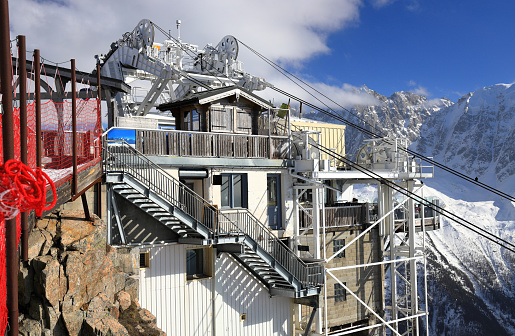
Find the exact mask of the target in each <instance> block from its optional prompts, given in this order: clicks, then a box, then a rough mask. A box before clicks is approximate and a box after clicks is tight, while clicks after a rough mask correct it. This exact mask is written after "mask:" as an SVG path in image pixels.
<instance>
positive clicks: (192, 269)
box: [186, 250, 197, 279]
mask: <svg viewBox="0 0 515 336" xmlns="http://www.w3.org/2000/svg"><path fill="white" fill-rule="evenodd" d="M196 270H197V254H196V253H195V250H186V277H187V278H188V279H191V278H193V275H195V274H196Z"/></svg>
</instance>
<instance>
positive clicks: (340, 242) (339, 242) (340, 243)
mask: <svg viewBox="0 0 515 336" xmlns="http://www.w3.org/2000/svg"><path fill="white" fill-rule="evenodd" d="M344 246H345V239H335V240H333V254H336V253H338V251H339V250H341V249H342V248H343V247H344ZM335 258H345V250H343V251H341V252H340V253H339V254H338V255H337V256H336V257H335Z"/></svg>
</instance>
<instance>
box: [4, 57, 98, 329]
mask: <svg viewBox="0 0 515 336" xmlns="http://www.w3.org/2000/svg"><path fill="white" fill-rule="evenodd" d="M32 64H34V63H32ZM41 68H42V69H44V65H41ZM20 69H23V68H22V67H20V68H19V69H18V70H17V69H16V68H15V67H13V69H12V73H13V92H14V97H13V98H14V102H15V103H14V104H15V105H18V107H14V108H13V125H12V127H13V131H14V132H13V135H12V136H9V135H6V136H7V137H8V139H7V140H10V141H12V144H13V146H14V160H13V161H8V162H3V161H4V159H3V158H4V156H3V155H4V148H3V142H0V332H1V331H3V330H6V327H7V316H8V310H7V307H8V305H7V288H6V286H7V274H6V258H7V257H8V256H7V255H6V223H13V224H14V223H16V233H17V242H20V236H21V216H20V213H21V212H26V211H29V210H35V211H36V213H35V214H36V216H42V215H43V214H44V213H47V212H48V211H51V210H52V209H53V208H55V207H57V206H60V205H61V204H63V203H65V202H67V201H69V200H71V199H72V197H78V196H76V195H78V194H80V193H81V192H82V191H83V190H85V189H86V186H88V185H89V184H90V183H91V182H92V181H93V180H94V179H96V178H98V176H99V174H101V136H102V126H101V117H100V112H99V107H100V104H99V100H98V99H97V98H96V97H95V98H93V97H90V98H84V95H82V96H81V97H82V98H81V99H75V100H74V101H73V98H72V97H73V96H72V94H71V93H65V92H64V91H65V90H64V89H65V87H64V86H63V87H62V90H57V89H53V88H51V87H50V86H49V85H48V82H49V80H48V78H45V79H46V80H45V84H44V86H43V85H42V88H43V89H44V90H45V91H46V94H47V95H51V96H52V99H46V98H43V99H41V100H39V101H36V99H35V96H36V89H35V78H36V75H35V70H36V69H32V71H30V73H29V69H27V72H28V73H29V77H30V78H29V79H30V80H29V81H28V82H27V88H26V89H27V90H25V91H26V95H27V96H26V97H27V101H29V103H28V104H27V105H26V109H21V110H26V121H24V125H21V121H20V120H21V119H22V117H21V115H20V114H21V112H22V111H21V110H20V107H19V105H20V103H19V99H20V96H21V90H20V93H17V91H18V89H21V88H20V86H19V80H20V76H19V74H20V71H23V70H20ZM39 70H41V69H39ZM70 71H71V70H70ZM38 73H39V72H38ZM39 76H40V77H42V76H44V75H39ZM54 80H55V82H56V83H66V81H67V79H61V78H60V77H59V75H55V76H54ZM68 80H69V78H68ZM56 86H57V85H56ZM81 87H82V88H83V90H84V87H86V88H87V87H89V84H87V83H82V85H81ZM31 88H32V89H31ZM76 90H77V91H79V90H80V88H76ZM85 90H88V92H91V90H90V89H85ZM57 91H61V92H63V93H62V94H60V95H58V94H56V92H57ZM91 96H93V94H92V95H91ZM95 96H96V95H95ZM1 97H2V95H1V94H0V101H1ZM17 102H18V103H17ZM38 109H39V111H40V113H39V114H38V113H37V112H36V110H38ZM6 112H9V111H3V109H2V113H6ZM36 115H38V120H37V121H38V122H36V118H37V117H36ZM74 115H75V118H73V116H74ZM74 119H75V123H74V122H73V120H74ZM37 125H38V126H37ZM21 126H26V130H27V132H26V136H24V138H25V139H22V136H21ZM37 128H38V129H37ZM4 129H9V128H7V126H5V125H3V124H0V136H1V137H2V139H3V138H4ZM74 138H75V141H74ZM22 140H26V144H27V150H26V154H27V157H26V158H27V161H26V163H25V164H22V163H21V160H22V155H21V154H22V153H21V141H22ZM74 144H75V146H74ZM38 149H39V150H38ZM92 171H94V172H95V174H92V173H91V172H92ZM72 181H73V182H72ZM77 185H78V187H77ZM72 186H75V188H74V189H75V190H73V189H72ZM59 197H60V198H59ZM56 200H57V204H56ZM43 211H45V212H44V213H43ZM13 219H15V220H14V221H13Z"/></svg>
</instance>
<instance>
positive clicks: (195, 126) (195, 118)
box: [191, 110, 200, 131]
mask: <svg viewBox="0 0 515 336" xmlns="http://www.w3.org/2000/svg"><path fill="white" fill-rule="evenodd" d="M191 120H192V125H191V130H192V131H200V121H199V120H200V118H199V114H198V112H197V110H193V111H191Z"/></svg>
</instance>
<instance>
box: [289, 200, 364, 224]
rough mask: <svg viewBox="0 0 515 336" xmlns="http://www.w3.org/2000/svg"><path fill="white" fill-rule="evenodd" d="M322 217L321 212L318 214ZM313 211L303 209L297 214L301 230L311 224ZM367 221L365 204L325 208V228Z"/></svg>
mask: <svg viewBox="0 0 515 336" xmlns="http://www.w3.org/2000/svg"><path fill="white" fill-rule="evenodd" d="M320 215H322V212H321V213H320ZM312 216H313V209H305V210H303V211H300V213H299V225H300V228H301V229H307V228H309V227H310V225H311V224H312V223H313V221H312V219H311V218H312ZM368 221H369V219H368V207H367V204H366V203H365V204H353V205H341V206H334V207H326V208H325V227H326V228H330V227H345V226H353V225H359V224H365V223H367V222H368Z"/></svg>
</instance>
